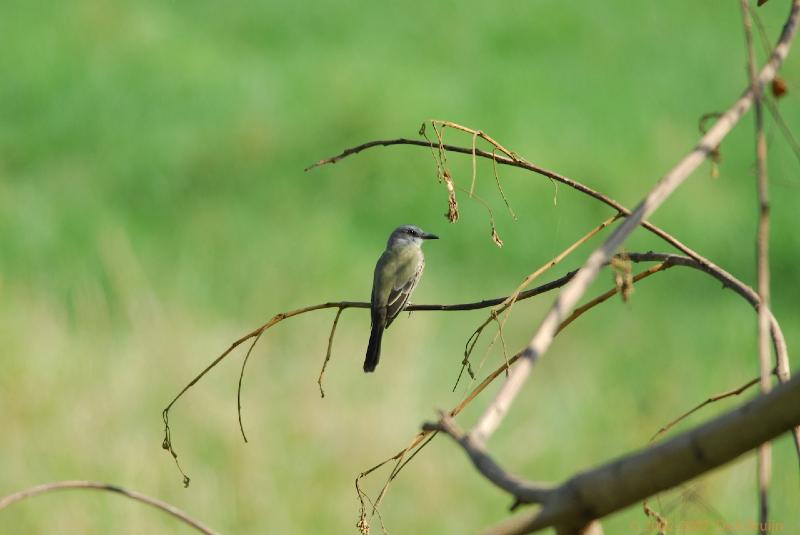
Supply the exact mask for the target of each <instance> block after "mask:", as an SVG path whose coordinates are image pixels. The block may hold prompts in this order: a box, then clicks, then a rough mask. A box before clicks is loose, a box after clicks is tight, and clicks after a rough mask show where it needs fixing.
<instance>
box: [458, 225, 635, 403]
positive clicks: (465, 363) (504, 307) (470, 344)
mask: <svg viewBox="0 0 800 535" xmlns="http://www.w3.org/2000/svg"><path fill="white" fill-rule="evenodd" d="M619 217H621V215H620V214H617V215H614V216H613V217H610V218H608V219H606V220H605V221H603V222H602V223H600V224H599V225H598V226H596V227H594V228H593V229H591V230H590V231H589V232H587V233H586V234H584V235H583V236H581V237H580V238H578V239H577V240H576V241H574V242H573V243H572V244H570V245H569V246H568V247H567V248H566V249H564V250H563V251H561V252H560V253H558V255H556V256H555V257H554V258H553V259H551V260H549V261H547V262H546V263H545V264H543V265H542V266H541V267H539V269H537V270H536V271H534V272H533V273H531V274H529V275H528V276H526V277H525V278H524V279H523V280H522V282H521V283H520V285H519V286H517V288H516V289H515V290H514V292H512V293H511V295H509V296H508V297H506V299H505V300H504V301H503V302H502V303H500V304H498V305H497V306H496V307H495V308H493V309H492V311H491V313H490V314H489V317H488V318H486V319H485V320H484V321H483V322H482V323H481V324H480V325H479V326H478V327H477V328H476V329H475V330H474V331H473V333H472V335H471V336H470V337H469V338H468V339H467V343H466V345H465V347H464V359H463V360H462V363H461V371H460V372H459V374H458V377H457V378H456V382H455V385H453V391H455V389H456V388H457V387H458V383H459V381H460V380H461V377H462V375H463V374H464V370H465V369H467V370H468V372H469V374H470V376H471V377H472V378H473V379H474V378H475V375H474V373H473V372H472V370H471V369H470V367H469V366H470V356H471V355H472V351H473V350H474V349H475V346H476V344H477V343H478V340H479V339H480V336H481V334H482V333H483V330H484V329H485V328H486V327H487V326H488V325H489V324H490V323H491V322H492V321H493V320H495V319H496V318H497V316H498V315H499V314H501V313H503V312H506V311H508V314H506V316H505V319H504V320H503V322H502V323H501V324H499V325H500V327H503V326H505V322H506V320H507V319H508V316H509V314H510V313H511V308H512V307H513V306H514V303H515V302H516V301H519V296H520V295H522V291H523V289H524V288H525V287H526V286H528V285H529V284H530V283H531V282H533V281H534V280H536V279H537V278H538V277H539V276H541V275H542V274H543V273H544V272H545V271H547V270H548V269H550V268H552V267H555V266H556V265H558V263H559V262H561V261H562V260H563V259H564V258H566V257H567V256H569V255H570V254H572V252H573V251H575V249H577V248H578V247H580V246H581V245H583V244H584V243H586V242H587V241H588V240H589V239H591V238H592V237H593V236H594V235H596V234H597V233H598V232H600V231H602V230H603V229H604V228H606V227H607V226H608V225H610V224H611V223H613V222H614V221H616V220H617V219H618V218H619Z"/></svg>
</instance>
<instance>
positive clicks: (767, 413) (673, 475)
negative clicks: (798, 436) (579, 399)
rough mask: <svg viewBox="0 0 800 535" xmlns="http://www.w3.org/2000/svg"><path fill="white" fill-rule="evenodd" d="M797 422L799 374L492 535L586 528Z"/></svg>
mask: <svg viewBox="0 0 800 535" xmlns="http://www.w3.org/2000/svg"><path fill="white" fill-rule="evenodd" d="M797 425H800V376H798V377H795V378H794V379H792V380H790V381H789V382H788V383H786V384H783V385H780V386H778V387H777V388H775V389H774V390H773V391H772V392H770V393H769V394H766V395H762V396H759V397H757V398H755V399H754V400H752V401H749V402H747V403H745V404H743V405H741V406H740V407H738V408H737V409H735V410H733V411H730V412H728V413H726V414H724V415H722V416H720V417H718V418H716V419H714V420H712V421H711V422H708V423H706V424H703V425H701V426H699V427H697V428H695V429H692V430H690V431H687V432H685V433H683V434H681V435H678V436H677V437H675V438H673V439H670V440H668V441H665V442H663V443H661V444H659V445H657V446H654V447H651V448H648V449H645V450H643V451H640V452H637V453H633V454H630V455H627V456H625V457H622V458H620V459H617V460H615V461H612V462H610V463H608V464H605V465H603V466H600V467H598V468H595V469H593V470H589V471H587V472H584V473H582V474H579V475H577V476H575V477H573V478H571V479H569V480H568V481H566V482H565V483H564V484H562V485H561V486H559V487H558V488H557V489H555V490H554V491H553V492H552V494H551V497H550V498H549V499H548V500H547V501H546V502H545V504H544V506H543V507H542V509H541V510H540V511H539V512H537V513H533V514H528V515H522V516H519V517H516V518H514V519H512V520H510V521H509V522H507V523H505V524H502V525H501V526H498V527H497V528H495V529H494V530H491V531H490V533H497V534H499V533H503V534H517V533H530V532H533V531H537V530H540V529H544V528H546V527H550V526H562V527H570V526H583V525H585V524H587V523H588V522H589V521H591V520H593V519H597V518H602V517H604V516H607V515H609V514H611V513H613V512H615V511H619V510H620V509H623V508H624V507H627V506H628V505H631V504H633V503H636V502H638V501H640V500H642V499H644V498H646V497H648V496H652V495H653V494H656V493H658V492H661V491H663V490H666V489H669V488H671V487H674V486H675V485H678V484H680V483H683V482H684V481H688V480H690V479H692V478H694V477H696V476H698V475H700V474H702V473H705V472H708V471H709V470H712V469H713V468H716V467H718V466H721V465H723V464H725V463H727V462H730V461H732V460H733V459H735V458H737V457H739V456H740V455H743V454H744V453H747V452H748V451H751V450H753V449H755V448H757V447H758V446H759V445H760V444H763V443H764V442H767V441H769V440H772V439H773V438H775V437H776V436H778V435H780V434H781V433H784V432H785V431H788V430H789V429H791V428H792V427H795V426H797Z"/></svg>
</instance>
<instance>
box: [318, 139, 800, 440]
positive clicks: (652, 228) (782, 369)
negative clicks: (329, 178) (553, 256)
mask: <svg viewBox="0 0 800 535" xmlns="http://www.w3.org/2000/svg"><path fill="white" fill-rule="evenodd" d="M394 145H411V146H418V147H427V148H432V145H431V144H430V143H429V142H426V141H420V140H416V139H407V138H397V139H388V140H377V141H370V142H367V143H363V144H361V145H358V146H356V147H352V148H349V149H346V150H344V151H343V152H342V153H340V154H338V155H336V156H333V157H331V158H325V159H323V160H320V161H319V162H317V163H315V164H313V165H311V166H309V167H308V168H306V170H309V169H312V168H314V167H317V166H320V165H325V164H334V163H336V162H338V161H340V160H341V159H343V158H346V157H348V156H350V155H353V154H358V153H360V152H361V151H363V150H367V149H370V148H373V147H379V146H385V147H388V146H394ZM440 149H441V150H443V151H448V152H454V153H458V154H467V155H472V148H466V147H459V146H455V145H447V144H442V145H441V147H440ZM709 152H710V153H713V149H710V151H709ZM475 154H476V155H477V156H480V157H482V158H488V159H491V160H492V161H493V164H501V165H507V166H512V167H517V168H520V169H525V170H527V171H531V172H533V173H536V174H539V175H541V176H544V177H546V178H549V179H551V180H554V181H556V182H560V183H562V184H565V185H567V186H569V187H571V188H573V189H575V190H577V191H579V192H581V193H584V194H585V195H588V196H589V197H591V198H593V199H596V200H598V201H600V202H602V203H603V204H606V205H607V206H610V207H611V208H613V209H615V210H616V211H618V212H621V213H622V214H623V215H625V216H626V217H627V216H629V215H630V214H631V211H630V210H629V209H628V208H626V207H625V206H623V205H622V204H620V203H619V202H617V201H615V200H614V199H612V198H610V197H608V196H607V195H604V194H603V193H600V192H598V191H596V190H594V189H592V188H590V187H588V186H586V185H584V184H582V183H580V182H578V181H576V180H573V179H571V178H568V177H566V176H564V175H560V174H558V173H556V172H554V171H550V170H548V169H545V168H543V167H540V166H537V165H534V164H532V163H530V162H528V161H527V160H524V159H521V158H519V157H518V156H515V158H516V159H512V158H507V157H503V156H497V154H495V153H490V152H486V151H483V150H481V149H477V150H476V152H475ZM437 165H438V160H437ZM640 224H641V226H642V227H644V228H645V229H647V230H648V231H649V232H651V233H652V234H654V235H656V236H658V237H659V238H661V239H662V240H664V241H665V242H666V243H669V244H670V245H672V246H673V247H675V248H676V249H678V250H679V251H681V252H683V253H684V254H686V255H687V256H689V257H690V258H691V259H693V260H695V261H696V262H697V263H699V264H700V265H701V266H702V268H703V271H706V272H707V273H709V274H713V275H714V276H716V277H718V278H720V277H721V278H729V277H732V276H731V275H730V274H729V273H728V272H727V271H725V270H724V269H722V268H721V267H719V266H718V265H716V264H715V263H714V262H712V261H711V260H709V259H708V258H705V257H704V256H703V255H701V254H700V253H698V252H697V251H695V250H693V249H691V248H690V247H689V246H687V245H686V244H684V243H682V242H681V241H680V240H678V239H677V238H676V237H674V236H672V235H671V234H669V233H668V232H666V231H665V230H663V229H661V228H660V227H657V226H656V225H653V224H652V223H650V222H649V221H646V220H643V221H641V223H640ZM789 377H790V369H789V360H788V352H787V351H786V345H785V343H784V344H783V350H782V351H778V380H779V381H781V382H785V381H787V380H788V379H789ZM795 446H796V448H797V449H798V453H799V454H800V436H796V437H795Z"/></svg>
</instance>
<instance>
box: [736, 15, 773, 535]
mask: <svg viewBox="0 0 800 535" xmlns="http://www.w3.org/2000/svg"><path fill="white" fill-rule="evenodd" d="M740 4H741V8H742V25H743V26H744V36H745V44H746V48H747V70H748V73H749V74H750V89H751V91H752V92H753V115H754V118H755V126H756V128H755V131H756V168H757V174H758V176H757V182H758V201H759V208H760V209H759V217H758V237H757V243H756V249H757V260H756V268H757V272H758V297H759V301H760V302H761V306H760V307H759V310H758V361H759V369H760V371H761V381H760V382H761V392H762V393H764V394H766V393H767V392H769V391H770V389H771V388H772V381H771V380H770V379H771V377H770V375H771V371H772V365H771V363H770V362H771V360H772V359H771V358H770V357H771V355H770V352H769V330H770V328H769V327H770V326H769V197H768V189H767V138H766V137H765V135H764V109H763V106H762V97H763V91H762V87H761V85H760V84H759V81H758V72H757V70H756V69H757V67H756V57H755V49H754V46H753V23H752V20H751V18H750V10H749V5H750V4H749V2H748V1H747V0H741V2H740ZM771 478H772V449H771V447H770V445H769V444H762V445H761V446H759V448H758V496H759V503H760V507H759V526H761V528H760V530H761V533H766V529H767V524H768V522H769V501H768V491H769V484H770V479H771Z"/></svg>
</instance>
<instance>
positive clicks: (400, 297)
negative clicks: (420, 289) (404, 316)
mask: <svg viewBox="0 0 800 535" xmlns="http://www.w3.org/2000/svg"><path fill="white" fill-rule="evenodd" d="M424 268H425V260H424V259H423V260H421V261H420V263H419V265H418V266H417V271H416V272H415V273H414V276H412V277H411V278H410V279H408V281H407V282H406V283H405V284H403V285H402V286H400V287H399V288H392V291H391V292H389V299H388V300H387V301H386V328H387V329H388V328H389V325H391V324H392V322H393V321H394V319H395V318H396V317H397V315H398V314H400V312H401V311H402V310H403V309H404V308H405V306H406V303H408V298H409V297H410V296H411V292H413V291H414V288H415V287H416V286H417V283H418V282H419V278H420V276H421V275H422V270H423V269H424Z"/></svg>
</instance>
